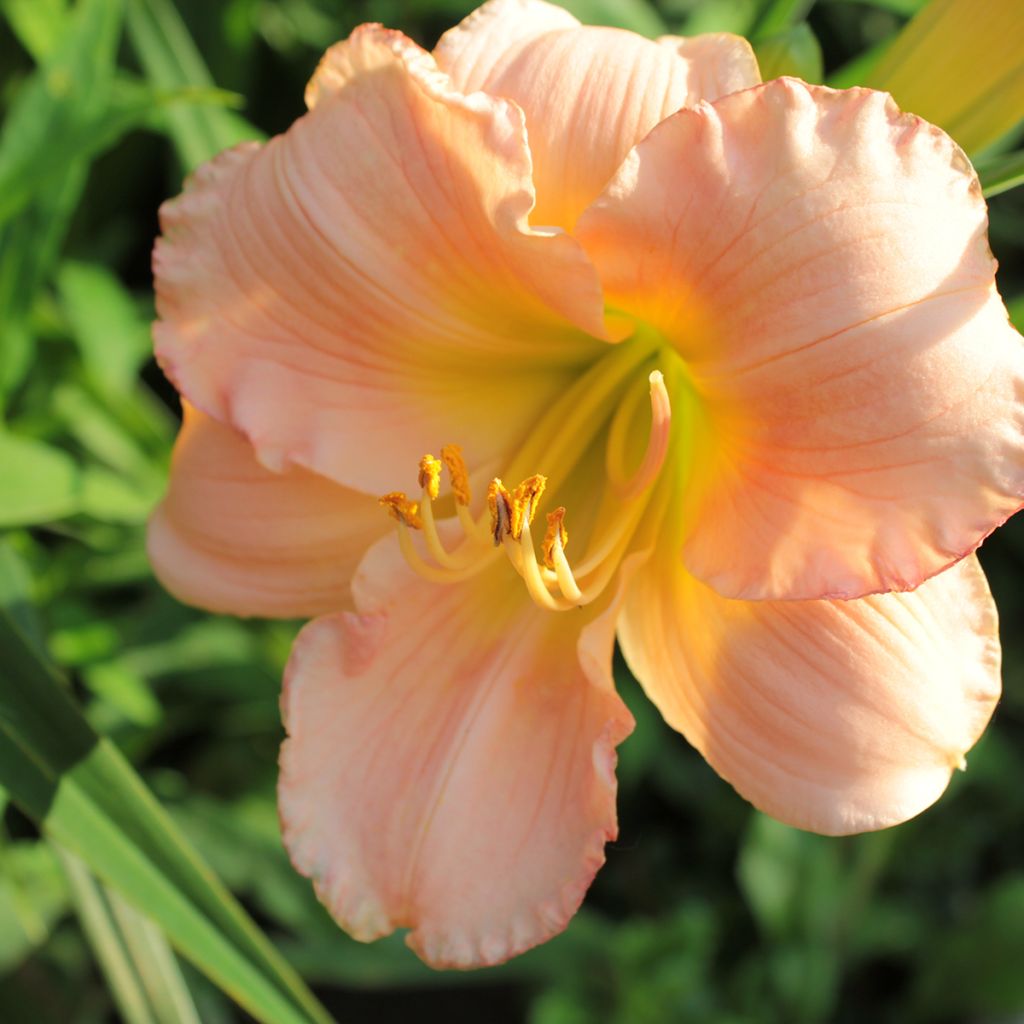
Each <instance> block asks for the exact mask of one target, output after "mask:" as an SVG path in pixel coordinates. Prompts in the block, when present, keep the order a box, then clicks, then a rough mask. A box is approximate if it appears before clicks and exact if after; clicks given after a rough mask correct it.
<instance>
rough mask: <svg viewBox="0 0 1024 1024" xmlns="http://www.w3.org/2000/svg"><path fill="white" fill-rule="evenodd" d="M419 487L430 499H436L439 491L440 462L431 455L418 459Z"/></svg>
mask: <svg viewBox="0 0 1024 1024" xmlns="http://www.w3.org/2000/svg"><path fill="white" fill-rule="evenodd" d="M420 487H422V488H423V490H424V491H425V492H426V495H427V497H428V498H429V499H430V500H431V501H437V496H438V494H440V493H441V463H440V461H438V460H437V459H435V458H434V456H433V455H424V456H423V458H422V459H420Z"/></svg>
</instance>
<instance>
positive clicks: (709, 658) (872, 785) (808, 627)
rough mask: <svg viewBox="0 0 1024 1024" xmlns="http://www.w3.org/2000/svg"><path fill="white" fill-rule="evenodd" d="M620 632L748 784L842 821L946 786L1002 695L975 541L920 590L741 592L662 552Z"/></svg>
mask: <svg viewBox="0 0 1024 1024" xmlns="http://www.w3.org/2000/svg"><path fill="white" fill-rule="evenodd" d="M666 565H669V566H670V568H668V569H667V570H666ZM619 639H620V641H621V643H622V650H623V653H624V654H625V657H626V660H627V662H628V663H629V665H630V668H631V669H632V670H633V671H634V673H635V674H636V676H637V678H638V679H639V680H640V682H641V683H642V684H643V686H644V689H645V690H646V691H647V694H648V695H649V696H650V698H651V699H652V700H653V701H654V703H655V704H657V706H658V708H659V709H660V710H661V712H662V714H663V715H664V716H665V719H666V720H667V721H668V723H669V724H670V725H672V726H673V727H674V728H676V729H678V730H679V731H680V732H681V733H683V735H684V736H686V738H687V739H688V740H689V741H690V742H691V743H692V744H693V745H694V746H695V747H696V748H697V749H698V750H699V751H700V752H701V753H702V754H703V755H704V756H705V757H706V758H707V760H708V762H709V763H710V764H711V766H712V767H713V768H714V769H715V770H716V771H717V772H718V773H719V774H720V775H722V777H723V778H725V779H726V780H728V781H729V782H730V783H732V785H733V786H735V787H736V789H737V791H738V792H739V793H740V794H741V795H742V796H744V797H745V798H746V799H748V800H750V801H751V802H752V803H753V804H755V805H756V806H757V807H759V808H760V809H761V810H763V811H766V812H767V813H769V814H771V815H772V816H774V817H776V818H778V819H780V820H781V821H784V822H786V823H788V824H790V825H796V826H797V827H799V828H805V829H810V830H812V831H815V832H823V833H827V834H831V835H838V834H847V833H853V832H863V831H869V830H872V829H878V828H884V827H886V826H888V825H894V824H897V823H898V822H901V821H905V820H906V819H907V818H910V817H913V815H915V814H917V813H919V812H920V811H922V810H924V809H925V808H926V807H928V806H929V805H930V804H932V803H933V802H934V801H935V800H937V799H938V797H939V796H940V795H941V793H942V792H943V790H944V789H945V788H946V785H947V784H948V782H949V778H950V775H951V773H952V771H953V769H954V768H956V767H958V766H960V767H962V766H963V755H964V753H965V752H966V751H967V750H969V749H970V748H971V746H972V745H973V744H974V742H975V741H976V740H977V739H978V737H979V736H980V735H981V732H982V730H983V729H984V728H985V725H986V723H987V722H988V720H989V718H990V716H991V714H992V711H993V709H994V708H995V704H996V701H997V699H998V697H999V662H1000V651H999V638H998V633H997V622H996V610H995V605H994V604H993V602H992V598H991V596H990V594H989V591H988V586H987V584H986V582H985V577H984V574H983V573H982V571H981V568H980V566H979V565H978V563H977V560H976V559H975V558H974V557H973V556H970V557H968V558H966V559H964V561H962V562H961V563H959V564H958V565H956V566H953V567H952V568H950V569H947V570H946V571H945V572H944V573H941V574H940V575H938V576H936V577H935V578H934V579H931V580H929V581H928V582H926V583H923V584H922V585H921V586H920V587H919V588H918V589H917V590H916V591H914V592H913V593H909V594H883V595H878V596H874V597H866V598H861V599H860V600H857V601H845V602H844V601H835V602H833V601H781V602H772V601H753V602H751V601H730V600H727V599H725V598H722V597H719V596H718V595H717V594H716V593H715V592H714V591H713V590H711V589H710V588H709V587H706V586H705V585H704V584H702V583H701V582H699V581H698V580H696V579H694V578H693V577H692V576H689V575H688V574H686V573H685V572H684V571H683V570H682V569H680V568H678V566H674V567H672V563H671V562H669V563H666V562H664V561H663V562H661V563H660V564H659V563H652V567H651V568H650V569H649V570H646V571H642V572H641V573H640V574H638V576H637V578H636V582H635V583H634V585H633V587H632V588H631V589H630V591H629V594H628V595H627V598H626V602H625V606H624V609H623V615H622V621H621V624H620V628H619Z"/></svg>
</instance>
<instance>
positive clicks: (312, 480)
mask: <svg viewBox="0 0 1024 1024" xmlns="http://www.w3.org/2000/svg"><path fill="white" fill-rule="evenodd" d="M392 526H393V524H390V523H389V521H388V519H387V516H386V515H385V514H384V512H383V510H382V509H381V508H380V507H379V505H378V504H377V502H376V501H375V500H374V499H373V498H369V497H367V496H366V495H363V494H357V493H355V492H354V491H350V490H348V489H347V488H345V487H341V486H340V485H338V484H336V483H334V481H332V480H327V479H325V478H324V477H320V476H317V475H316V474H314V473H310V472H309V471H308V470H305V469H299V468H295V467H293V468H291V469H288V470H286V471H285V472H283V473H272V472H270V471H269V470H267V469H264V468H263V467H262V466H261V465H260V464H259V463H258V462H257V461H256V456H255V455H254V453H253V451H252V448H251V446H250V445H249V444H248V442H247V441H246V440H245V438H244V437H242V436H241V435H240V434H238V433H237V432H236V431H234V430H232V429H231V428H230V427H225V426H223V425H222V424H220V423H218V422H217V421H216V420H213V419H210V418H209V417H208V416H204V415H203V414H202V413H200V412H197V411H196V410H195V409H192V408H191V407H189V406H186V407H185V421H184V424H183V425H182V430H181V434H180V435H179V437H178V442H177V444H176V446H175V449H174V460H173V463H172V467H171V480H170V487H169V489H168V492H167V496H166V497H165V498H164V500H163V502H162V503H161V504H160V506H159V507H158V508H157V510H156V512H155V513H154V515H153V518H152V519H151V520H150V524H149V535H148V548H149V556H150V560H151V561H152V563H153V568H154V569H155V570H156V574H157V576H158V577H159V578H160V581H161V582H162V583H163V584H164V586H165V587H167V589H168V590H169V591H170V592H171V593H172V594H174V595H175V596H176V597H178V598H180V599H181V600H183V601H187V602H188V603H189V604H195V605H199V606H200V607H202V608H207V609H209V610H211V611H216V612H230V613H232V614H234V615H264V616H270V617H283V618H292V617H300V616H301V617H305V616H310V615H320V614H322V613H324V612H326V611H337V610H338V609H339V608H344V607H346V606H347V605H348V604H349V585H350V582H351V579H352V574H353V572H354V571H355V568H356V566H357V565H358V563H359V560H360V558H361V557H362V556H363V554H364V552H365V551H366V549H367V548H368V547H369V546H370V545H371V544H372V543H373V542H374V541H376V540H377V539H378V538H379V537H381V536H383V535H384V534H386V533H388V532H389V531H390V529H391V527H392Z"/></svg>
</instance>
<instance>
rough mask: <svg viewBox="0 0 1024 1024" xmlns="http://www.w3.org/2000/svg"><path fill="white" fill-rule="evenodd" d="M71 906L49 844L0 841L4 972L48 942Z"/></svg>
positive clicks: (0, 960)
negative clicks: (51, 933)
mask: <svg viewBox="0 0 1024 1024" xmlns="http://www.w3.org/2000/svg"><path fill="white" fill-rule="evenodd" d="M0 809H2V808H0ZM67 905H68V891H67V885H66V883H65V881H64V878H63V876H62V874H61V870H60V866H59V865H58V864H57V861H56V858H55V857H54V856H53V853H52V852H51V850H50V848H49V847H48V846H47V844H46V843H44V842H38V841H35V842H26V841H19V842H16V843H12V842H0V975H2V974H4V973H6V972H7V971H9V970H11V969H13V968H14V967H17V965H18V964H20V963H21V962H22V960H24V958H25V957H26V956H27V955H29V954H30V953H31V952H32V951H33V950H34V949H36V948H37V947H39V946H40V945H42V944H43V942H45V941H46V939H47V938H48V937H49V935H50V932H51V929H52V928H53V927H54V925H56V923H57V921H58V920H59V918H60V917H61V916H62V915H63V914H64V913H65V912H66V910H67Z"/></svg>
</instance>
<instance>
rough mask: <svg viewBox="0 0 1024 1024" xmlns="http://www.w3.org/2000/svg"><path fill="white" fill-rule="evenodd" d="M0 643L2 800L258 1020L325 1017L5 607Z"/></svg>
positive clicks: (285, 1023)
mask: <svg viewBox="0 0 1024 1024" xmlns="http://www.w3.org/2000/svg"><path fill="white" fill-rule="evenodd" d="M0 652H2V659H0V666H2V668H0V785H2V786H4V787H5V788H6V789H7V790H8V792H9V795H10V797H11V799H12V800H14V801H15V802H16V803H17V804H18V805H19V806H20V807H21V808H22V810H23V811H24V812H25V813H26V814H27V815H29V817H31V818H32V819H33V820H34V821H35V822H36V823H37V825H38V826H39V827H40V829H41V830H42V831H43V832H44V833H45V834H46V835H47V836H49V837H50V838H51V839H52V840H54V841H55V842H57V843H59V844H60V845H61V846H63V847H65V848H67V849H69V850H71V851H72V852H73V853H75V854H76V855H77V856H79V857H81V858H82V860H83V861H84V862H85V863H86V864H87V865H88V866H89V868H90V870H91V871H92V872H93V873H95V874H96V875H97V877H99V878H101V879H102V880H103V881H104V882H106V883H107V884H108V885H110V886H111V887H112V888H114V889H116V890H117V891H118V892H119V893H120V894H121V895H122V896H123V897H124V898H125V899H126V900H128V901H129V902H130V903H131V904H132V905H133V906H135V907H136V908H138V909H140V910H142V911H143V912H144V913H145V914H146V915H147V916H149V917H150V919H151V920H152V921H153V922H154V923H155V924H157V925H158V926H159V927H160V928H161V929H162V930H163V931H164V932H165V933H166V935H167V937H168V938H169V939H170V940H171V942H172V943H173V944H174V945H175V946H176V947H177V949H178V950H179V952H181V953H182V955H183V956H185V957H187V958H188V959H190V960H191V961H192V962H193V963H194V964H195V965H196V967H198V968H199V970H201V971H202V972H203V973H205V974H206V975H207V976H208V977H209V978H210V979H211V980H212V981H213V982H214V983H215V984H217V985H218V986H220V987H221V988H223V989H224V991H226V992H227V993H229V994H230V995H231V996H232V997H233V998H234V999H235V1000H236V1001H237V1002H238V1003H239V1005H240V1006H242V1007H243V1008H244V1009H245V1010H247V1011H248V1012H249V1013H250V1014H251V1015H252V1016H254V1017H255V1018H256V1019H257V1020H259V1021H262V1022H266V1024H310V1022H317V1024H321V1022H327V1021H329V1020H330V1018H329V1017H328V1015H327V1013H326V1012H325V1011H324V1010H323V1008H322V1007H320V1006H319V1004H318V1003H317V1002H316V1000H315V999H314V997H313V996H312V995H311V994H310V993H309V991H308V990H307V989H306V988H305V986H304V985H303V983H302V981H301V979H300V978H299V977H298V975H297V974H296V973H295V972H294V970H292V968H290V967H289V966H288V965H287V963H286V962H285V961H284V960H283V958H282V957H281V956H280V954H279V953H277V951H276V950H275V949H274V948H273V946H271V945H270V943H269V942H268V941H267V939H266V937H265V936H264V935H263V934H262V933H261V932H260V931H259V930H258V929H257V928H256V926H255V925H254V924H253V923H252V922H251V921H250V920H249V919H248V917H246V915H245V912H244V911H243V910H242V909H241V907H239V906H238V904H237V903H236V902H235V901H234V899H233V898H232V897H231V895H230V894H229V893H228V892H227V890H226V889H225V888H224V887H223V885H221V883H220V882H218V881H217V879H216V878H215V876H213V875H212V873H211V872H210V871H209V869H208V868H207V867H206V866H205V865H204V864H203V863H202V862H201V861H200V860H199V858H198V856H197V855H196V854H195V852H194V851H193V850H192V849H191V848H190V847H189V846H188V844H187V843H186V841H185V840H184V839H183V837H182V835H181V833H180V832H179V831H178V829H177V828H176V827H175V826H174V824H173V822H172V821H171V819H170V818H169V817H168V815H167V814H166V812H165V811H164V810H163V808H162V807H161V806H160V805H159V804H158V803H157V802H156V800H155V799H154V798H153V796H152V795H151V794H150V793H149V791H148V790H147V789H146V788H145V786H144V785H143V783H142V782H141V780H140V779H139V778H138V776H137V775H136V774H135V772H134V771H133V770H132V768H131V766H130V765H129V764H128V763H127V762H126V761H125V760H124V758H123V757H122V756H121V754H120V753H119V752H118V750H117V748H116V747H114V746H113V745H112V744H111V743H110V742H109V741H108V740H106V739H102V738H100V737H99V736H97V735H96V734H95V733H94V732H93V731H92V729H91V728H90V727H89V725H88V724H87V723H86V721H85V719H84V718H83V717H82V714H81V712H80V711H79V710H78V709H77V707H76V706H75V704H74V702H73V701H72V700H71V698H70V696H69V695H68V693H67V691H66V689H65V687H64V685H63V684H62V682H61V680H60V678H59V677H58V676H57V675H56V672H55V670H54V669H53V668H52V666H50V665H48V664H47V663H44V662H43V661H42V660H41V659H40V657H39V656H38V655H37V654H36V653H35V652H34V651H33V649H32V648H31V646H30V645H29V644H28V642H27V641H26V639H25V638H24V636H23V635H22V633H21V631H20V630H19V629H18V627H17V626H16V625H15V624H14V622H13V621H12V620H11V619H10V617H9V616H8V615H7V614H6V612H3V611H0Z"/></svg>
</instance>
